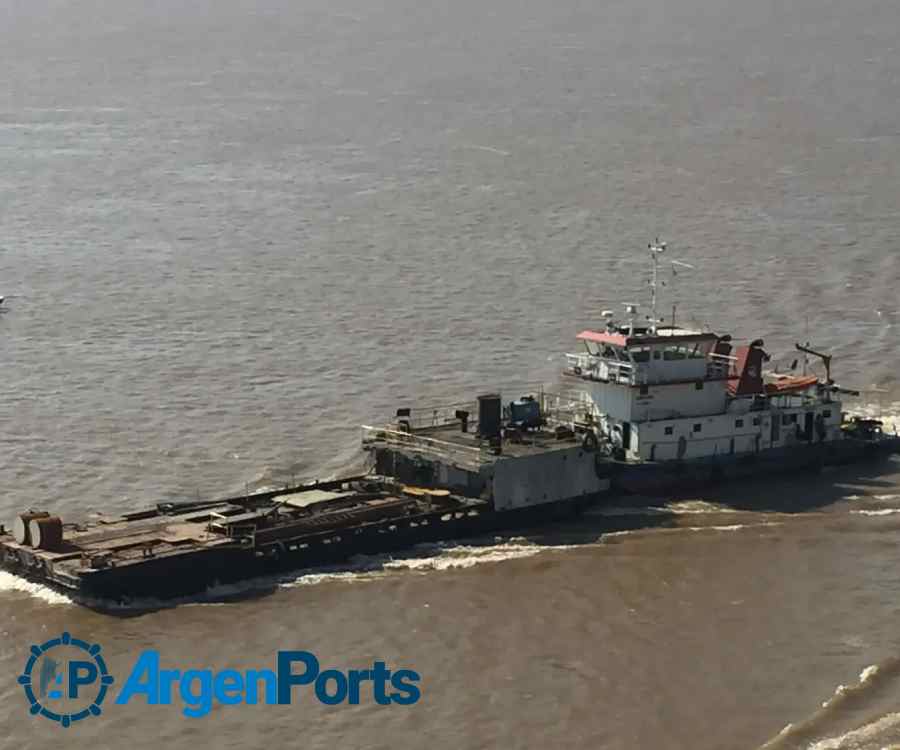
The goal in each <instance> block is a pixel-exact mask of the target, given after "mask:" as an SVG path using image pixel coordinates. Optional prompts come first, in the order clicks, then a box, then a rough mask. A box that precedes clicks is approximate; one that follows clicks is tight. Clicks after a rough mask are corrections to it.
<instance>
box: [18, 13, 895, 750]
mask: <svg viewBox="0 0 900 750" xmlns="http://www.w3.org/2000/svg"><path fill="white" fill-rule="evenodd" d="M898 39H900V9H898V7H897V5H896V3H891V2H884V1H883V0H860V2H856V3H838V2H832V1H831V0H825V1H824V2H823V1H821V0H819V1H816V2H813V0H798V1H797V2H792V3H788V4H785V3H774V2H758V3H745V2H737V1H736V0H719V2H710V1H709V0H671V1H669V2H663V1H662V0H637V1H635V0H629V1H628V2H619V1H618V0H614V1H611V2H605V1H604V2H597V3H583V2H576V0H562V2H558V3H547V2H534V1H533V0H523V1H522V2H509V1H508V0H507V1H506V2H504V1H503V0H498V1H497V2H490V3H477V2H471V0H462V1H461V2H458V3H453V4H447V3H435V2H431V0H424V2H407V1H406V0H390V1H389V2H386V3H377V4H376V3H370V2H363V1H362V0H333V1H332V2H323V1H322V0H300V2H296V3H289V2H285V1H284V0H264V1H262V2H256V3H253V2H244V1H242V0H222V1H220V2H216V3H212V2H209V1H208V0H200V1H199V2H195V3H177V2H174V0H159V1H154V2H145V3H138V2H135V1H134V0H121V1H120V2H116V3H113V2H108V1H100V0H85V1H84V2H79V3H74V2H68V1H66V0H33V1H32V2H28V3H24V2H15V1H13V0H0V63H2V70H3V76H2V80H3V85H2V88H0V294H5V295H6V296H7V301H6V303H4V307H6V308H7V311H6V312H5V313H4V314H3V315H0V352H2V356H3V387H2V389H0V487H2V497H0V510H2V515H3V520H4V521H8V520H11V519H12V517H13V516H14V515H15V513H16V512H17V511H18V510H19V509H22V508H25V507H28V506H39V507H43V508H47V509H49V510H53V511H55V512H58V513H59V514H61V515H62V516H63V517H64V519H73V520H74V519H75V518H77V517H78V516H81V515H84V514H86V513H88V512H90V511H92V510H104V511H107V512H114V511H120V512H121V511H124V510H127V509H133V508H136V507H139V506H141V505H144V504H150V503H155V502H157V501H159V500H161V499H173V498H186V497H187V498H193V497H195V496H196V495H197V494H198V493H199V494H201V495H204V496H206V495H220V494H224V493H228V492H234V491H241V490H243V489H244V488H245V487H250V488H254V487H262V486H270V485H275V484H278V483H282V482H286V481H290V479H291V478H298V479H299V478H301V477H313V476H325V475H330V474H335V473H339V472H342V471H345V470H349V469H350V468H352V467H353V466H355V465H357V464H358V462H359V458H360V457H359V449H358V442H359V432H358V425H359V424H360V423H363V422H367V421H370V420H372V419H375V418H379V417H383V416H385V415H387V414H389V413H390V412H391V410H392V409H393V408H395V407H396V406H398V405H403V404H408V403H409V402H410V401H413V400H415V401H420V402H425V403H428V402H430V401H443V400H444V399H446V398H447V397H454V398H455V397H457V396H459V395H465V396H469V395H472V394H473V393H474V392H476V391H479V390H482V389H485V388H494V387H496V386H498V385H502V384H503V383H508V382H511V381H516V382H521V381H528V382H543V383H552V382H553V381H554V380H555V378H556V373H557V370H558V368H559V366H560V364H561V360H560V358H559V355H560V353H562V352H564V351H566V350H567V349H568V348H569V347H571V346H572V338H573V336H574V334H575V333H576V332H577V331H578V330H580V329H581V328H582V327H584V326H586V325H590V324H591V323H594V322H596V321H597V319H598V316H599V312H600V310H602V309H604V308H616V309H621V307H620V305H621V303H622V302H633V301H637V302H643V301H644V300H646V296H647V290H646V274H645V267H644V265H642V264H643V260H644V254H643V251H642V248H644V247H645V246H646V243H647V241H648V240H650V239H652V238H653V237H654V236H656V235H660V236H661V237H663V238H665V239H668V240H669V241H670V242H671V243H672V244H671V253H672V255H673V256H674V257H678V258H680V259H682V260H684V261H686V262H689V263H691V264H693V265H694V266H696V270H695V271H686V272H684V273H679V275H678V277H677V278H673V279H671V284H670V286H669V287H667V289H666V290H664V291H665V295H666V296H665V297H664V305H668V304H671V302H672V301H673V299H677V301H678V304H679V307H678V316H679V319H680V320H682V321H683V322H691V323H695V324H697V325H710V326H711V327H713V328H714V329H716V330H718V331H720V332H725V331H731V332H733V333H734V334H735V335H736V336H740V337H745V338H750V337H752V338H756V337H762V338H764V339H765V341H766V344H767V347H768V349H769V350H770V351H772V352H773V353H774V354H775V355H776V359H777V358H790V357H791V354H790V350H791V348H792V346H793V343H794V341H796V340H799V339H801V338H807V337H808V338H809V339H811V340H812V341H813V342H814V343H815V344H816V345H818V346H819V347H822V348H826V349H829V350H833V351H834V352H835V354H836V365H835V369H836V373H837V376H838V379H839V380H840V381H841V382H842V383H844V384H845V385H848V386H855V387H860V388H864V389H869V390H871V389H872V387H873V386H877V387H878V388H880V389H882V391H883V392H878V393H874V392H869V393H867V394H866V395H865V396H864V397H863V398H862V399H860V401H859V402H858V403H857V404H855V405H854V406H855V407H856V408H862V409H868V410H869V411H878V410H881V411H884V412H886V413H887V414H888V415H889V416H892V417H897V416H900V382H898V379H897V374H896V373H897V371H898V365H900V347H898V345H897V331H898V322H900V299H898V293H897V288H898V283H900V263H898V260H897V257H898V255H897V254H898V236H900V231H898V230H900V212H898V208H897V195H898V187H900V182H898V177H900V176H898V171H897V165H898V163H900V124H898V123H900V54H898ZM807 331H808V334H807ZM646 502H647V503H648V504H649V505H650V506H651V507H650V508H643V509H637V508H635V507H633V506H629V505H628V504H626V503H625V502H624V501H620V500H610V501H609V503H608V504H607V505H606V506H604V507H601V508H598V509H597V510H595V511H592V512H591V513H590V514H589V515H588V516H587V517H586V518H584V519H582V520H581V521H579V522H577V523H570V524H565V525H561V526H556V527H552V528H543V529H535V530H527V531H525V532H522V533H516V534H514V535H509V536H505V537H504V536H500V537H489V538H477V539H467V540H460V541H458V542H454V543H450V544H445V545H437V546H430V547H422V548H419V549H416V550H413V551H411V552H410V553H408V554H403V555H396V556H394V557H384V558H364V559H359V560H355V561H353V563H352V564H351V565H350V566H348V567H346V568H339V569H324V570H316V571H312V572H309V573H306V574H297V575H295V576H288V577H285V578H281V579H277V580H266V581H255V582H251V583H249V584H247V585H246V586H244V587H238V589H235V590H226V591H222V590H214V591H212V592H210V594H209V595H208V596H206V597H203V598H200V599H198V600H195V601H191V602H184V603H181V604H180V605H179V606H177V607H169V608H162V609H160V608H154V607H153V606H152V603H144V605H145V606H143V607H141V606H138V607H135V608H132V609H123V610H120V611H118V612H115V613H114V614H108V613H98V612H95V611H93V610H91V609H87V608H83V607H79V606H77V605H75V604H73V603H72V602H71V601H70V600H68V599H67V598H66V597H64V596H61V595H59V594H57V593H54V592H51V591H49V590H47V589H43V588H40V587H36V586H33V585H30V584H25V583H23V582H21V581H19V580H17V579H14V578H12V577H10V576H7V575H0V632H2V636H3V638H2V646H0V675H4V677H3V678H2V679H0V697H2V703H0V725H2V726H3V733H2V734H3V739H2V740H0V746H2V747H10V748H44V747H47V748H50V747H58V746H59V745H60V743H61V742H64V743H65V745H66V746H67V747H72V748H76V747H78V748H80V747H86V748H87V747H91V748H122V747H130V748H134V750H142V749H143V748H151V747H153V748H156V747H160V746H164V747H170V748H173V749H174V748H182V747H199V746H208V747H268V746H275V747H306V748H331V747H347V748H357V747H359V748H363V747H364V748H388V747H390V748H420V747H423V746H429V747H433V748H453V750H459V749H460V748H548V747H554V746H556V747H565V748H569V747H571V748H623V749H624V748H628V749H630V748H686V749H690V750H707V749H711V748H724V749H732V748H734V749H739V748H748V749H752V748H760V747H766V748H816V749H817V750H824V749H825V748H858V749H862V750H868V749H869V748H883V747H890V746H900V745H897V743H900V627H898V624H900V545H898V542H900V464H898V463H896V462H894V463H892V464H887V465H885V466H881V467H862V468H860V469H855V470H848V471H840V472H826V473H825V474H823V475H821V476H819V477H816V478H812V477H801V478H797V479H793V480H790V481H784V482H781V481H779V482H769V481H767V480H766V478H764V477H762V478H760V480H759V481H758V482H756V483H753V484H748V485H746V486H740V487H731V488H723V489H717V490H711V491H710V492H709V493H708V494H707V495H706V496H703V497H697V498H687V499H684V498H682V499H680V500H678V501H674V500H673V499H671V498H652V499H647V500H646ZM62 630H68V631H71V632H72V633H73V634H75V635H79V636H81V637H83V638H86V639H89V640H91V641H95V642H97V643H100V644H102V645H103V650H104V653H105V654H106V657H107V660H108V662H109V665H110V671H111V672H112V673H113V674H115V675H116V677H117V679H119V680H120V682H121V681H122V680H124V677H125V676H126V675H127V673H128V670H129V669H130V666H131V664H132V663H133V662H134V660H135V658H136V657H137V655H138V654H139V653H140V652H141V651H142V650H144V649H158V650H159V652H160V654H161V655H162V658H163V660H164V661H165V663H166V664H167V665H168V666H170V667H174V668H180V669H187V668H192V667H194V668H211V669H215V670H221V669H225V668H229V667H234V668H237V669H247V668H262V667H270V666H271V665H272V663H273V659H274V654H275V652H276V651H277V650H279V649H306V650H310V651H312V652H314V653H315V654H316V655H317V656H318V657H319V658H320V660H321V661H322V662H323V663H328V664H329V665H332V666H335V667H338V668H342V669H348V668H364V667H365V666H366V665H371V663H372V662H373V660H384V661H386V662H388V664H389V666H405V667H409V668H412V669H415V670H416V671H418V672H419V673H420V674H421V676H422V683H421V685H422V699H421V701H420V702H419V703H417V704H415V705H413V706H408V707H402V706H390V707H384V706H378V705H376V704H374V703H373V702H371V701H363V702H362V703H361V704H360V705H358V706H352V705H340V706H334V707H327V706H322V705H320V704H318V703H317V702H316V701H314V700H312V699H310V696H309V694H305V695H304V696H303V697H302V698H301V700H299V701H298V702H296V703H295V704H293V705H292V706H216V707H215V708H214V709H213V710H212V712H211V713H210V714H209V715H208V716H207V717H205V718H202V719H195V718H187V717H185V716H183V715H182V713H181V706H179V705H171V706H147V705H144V704H142V703H141V702H140V701H133V702H131V703H129V704H128V705H126V706H113V705H111V703H109V704H108V705H107V706H105V710H104V713H103V715H102V716H101V717H99V718H91V719H90V720H86V721H84V722H80V723H79V724H77V725H75V726H73V727H71V728H69V729H66V730H63V729H61V728H60V727H58V726H56V725H53V724H51V723H50V722H48V721H46V720H44V719H40V718H37V719H35V718H32V717H31V716H29V715H28V712H27V702H26V700H25V698H24V696H23V694H22V690H21V688H20V687H19V686H18V685H17V684H16V681H15V680H16V677H17V676H18V675H19V674H20V672H21V671H22V669H23V667H24V663H25V660H26V658H27V649H28V646H29V645H30V644H31V643H33V642H38V641H42V640H45V639H47V638H50V637H52V636H54V635H57V634H58V633H59V632H60V631H62Z"/></svg>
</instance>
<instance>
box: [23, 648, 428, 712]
mask: <svg viewBox="0 0 900 750" xmlns="http://www.w3.org/2000/svg"><path fill="white" fill-rule="evenodd" d="M167 666H168V665H163V662H162V659H161V657H160V654H159V652H158V651H156V650H153V649H148V650H145V651H142V652H141V653H140V654H139V655H138V657H137V659H136V660H135V662H134V665H133V666H132V668H131V671H130V673H129V675H128V677H127V678H126V679H125V680H124V681H123V683H122V686H121V688H120V690H119V692H118V695H116V697H115V700H114V701H113V702H114V704H115V705H126V704H128V703H130V702H132V700H134V701H135V702H143V703H144V704H145V705H146V706H148V707H149V706H169V705H172V704H173V703H176V702H179V703H181V704H182V706H183V708H182V713H183V714H184V715H185V716H189V717H192V718H201V717H203V716H206V715H208V714H209V713H210V711H212V709H213V708H214V707H215V706H216V705H221V706H236V705H243V706H255V705H259V704H266V705H281V706H284V705H290V704H291V703H293V701H294V698H295V697H296V696H295V692H296V693H297V694H300V696H301V699H302V695H303V694H304V693H305V694H306V696H307V697H306V699H307V700H311V699H314V700H316V701H318V702H319V703H323V704H325V705H328V706H337V705H340V704H344V703H346V704H349V705H358V704H359V703H362V702H370V701H371V702H374V703H376V704H378V705H380V706H390V705H399V706H411V705H413V704H415V703H417V702H418V701H419V699H420V698H421V696H422V692H421V689H420V688H419V685H418V683H419V682H420V679H421V678H420V676H419V674H418V673H417V672H414V671H413V670H411V669H398V670H390V669H388V667H387V664H386V663H385V662H383V661H375V662H373V663H372V665H371V668H367V669H349V670H341V669H323V668H322V665H321V664H320V662H319V659H318V658H317V657H316V656H315V655H314V654H312V653H310V652H309V651H278V652H277V653H276V655H275V669H247V670H244V671H238V670H236V669H223V670H218V671H214V670H212V669H208V668H204V669H198V668H188V669H172V668H167ZM113 682H114V679H113V677H112V675H110V674H109V671H108V670H107V668H106V663H105V662H104V660H103V657H101V656H100V646H98V645H96V644H94V645H91V644H89V643H87V642H86V641H82V640H80V639H77V638H72V637H71V636H70V635H69V634H68V633H63V634H62V635H61V636H60V637H59V638H53V639H51V640H49V641H47V642H46V643H43V644H41V645H39V646H32V647H31V653H30V656H29V658H28V662H27V663H26V665H25V671H24V672H23V674H22V675H21V676H20V677H19V684H21V685H22V689H23V690H24V691H25V697H26V698H27V699H28V702H29V703H30V704H31V709H30V710H31V713H32V714H35V715H40V716H44V717H46V718H47V719H51V720H52V721H57V722H59V723H60V724H62V726H64V727H68V726H70V725H71V723H72V722H74V721H80V720H81V719H85V718H87V717H88V716H99V715H100V714H101V708H100V705H101V704H102V703H103V701H104V699H105V698H106V695H107V692H108V690H109V688H110V685H112V684H113ZM295 688H296V691H295Z"/></svg>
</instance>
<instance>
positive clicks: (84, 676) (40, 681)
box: [19, 633, 113, 727]
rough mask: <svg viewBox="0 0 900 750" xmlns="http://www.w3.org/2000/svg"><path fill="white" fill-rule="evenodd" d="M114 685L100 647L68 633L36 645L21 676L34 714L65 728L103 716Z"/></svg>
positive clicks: (20, 680)
mask: <svg viewBox="0 0 900 750" xmlns="http://www.w3.org/2000/svg"><path fill="white" fill-rule="evenodd" d="M112 683H113V677H112V675H111V674H109V671H108V670H107V669H106V662H105V661H104V660H103V657H102V656H101V655H100V646H98V645H97V644H96V643H95V644H90V643H88V642H87V641H83V640H81V639H80V638H72V637H71V636H70V635H69V634H68V633H63V634H62V635H61V636H60V637H59V638H51V639H50V640H49V641H47V642H46V643H42V644H40V645H39V646H38V645H35V646H32V647H31V653H30V655H29V657H28V661H27V662H26V663H25V671H24V672H22V674H21V675H20V676H19V684H20V685H21V686H22V689H23V690H24V691H25V697H26V698H27V699H28V702H29V703H30V704H31V708H30V709H29V710H30V711H31V713H32V714H40V715H41V716H44V717H46V718H48V719H50V720H51V721H58V722H59V723H60V724H62V726H64V727H68V726H70V725H71V724H72V722H73V721H81V720H82V719H86V718H87V717H88V716H99V715H100V713H101V709H100V706H101V704H102V703H103V700H104V699H105V698H106V692H107V690H109V686H110V685H112ZM35 688H36V689H37V694H35Z"/></svg>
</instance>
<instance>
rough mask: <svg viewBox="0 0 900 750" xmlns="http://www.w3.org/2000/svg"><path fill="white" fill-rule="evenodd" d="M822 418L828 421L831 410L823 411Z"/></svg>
mask: <svg viewBox="0 0 900 750" xmlns="http://www.w3.org/2000/svg"><path fill="white" fill-rule="evenodd" d="M822 416H823V417H825V419H828V417H830V416H831V409H826V410H825V411H823V412H822Z"/></svg>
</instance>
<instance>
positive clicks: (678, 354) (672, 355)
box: [663, 344, 688, 361]
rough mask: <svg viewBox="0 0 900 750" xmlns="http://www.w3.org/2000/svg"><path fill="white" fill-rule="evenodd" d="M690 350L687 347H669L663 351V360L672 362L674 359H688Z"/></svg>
mask: <svg viewBox="0 0 900 750" xmlns="http://www.w3.org/2000/svg"><path fill="white" fill-rule="evenodd" d="M687 356H688V349H687V347H685V346H676V345H674V344H672V345H670V346H667V347H666V348H665V350H664V351H663V359H664V360H666V361H670V360H673V359H687Z"/></svg>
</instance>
